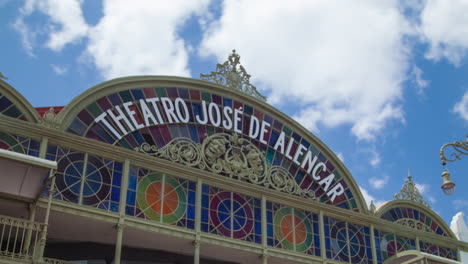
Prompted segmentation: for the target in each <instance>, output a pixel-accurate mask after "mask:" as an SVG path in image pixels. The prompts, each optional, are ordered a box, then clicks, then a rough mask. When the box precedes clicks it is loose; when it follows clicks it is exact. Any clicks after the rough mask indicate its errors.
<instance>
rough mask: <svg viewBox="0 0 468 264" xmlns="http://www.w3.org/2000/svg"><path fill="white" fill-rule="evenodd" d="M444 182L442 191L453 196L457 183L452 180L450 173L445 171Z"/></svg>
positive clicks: (443, 173) (443, 174)
mask: <svg viewBox="0 0 468 264" xmlns="http://www.w3.org/2000/svg"><path fill="white" fill-rule="evenodd" d="M442 180H443V183H442V186H440V188H442V191H444V193H445V194H447V195H451V194H453V193H454V192H455V183H453V182H452V181H451V180H450V172H449V171H448V170H444V172H442Z"/></svg>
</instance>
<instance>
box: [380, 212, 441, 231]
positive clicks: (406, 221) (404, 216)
mask: <svg viewBox="0 0 468 264" xmlns="http://www.w3.org/2000/svg"><path fill="white" fill-rule="evenodd" d="M381 218H382V219H385V220H388V221H391V222H397V223H400V224H402V225H411V226H414V227H415V228H417V229H419V230H424V231H427V232H432V233H436V234H438V235H441V236H447V234H446V233H445V232H444V230H443V229H442V225H441V223H438V222H437V221H436V220H435V219H433V218H432V217H430V216H429V215H428V214H426V213H424V212H422V211H420V210H418V209H415V208H409V207H395V208H391V209H390V210H388V211H387V212H385V213H384V214H382V216H381Z"/></svg>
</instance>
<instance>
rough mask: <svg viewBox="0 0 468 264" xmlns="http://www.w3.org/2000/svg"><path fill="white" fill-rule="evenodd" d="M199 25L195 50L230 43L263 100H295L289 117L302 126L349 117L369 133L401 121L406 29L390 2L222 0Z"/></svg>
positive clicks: (362, 133)
mask: <svg viewBox="0 0 468 264" xmlns="http://www.w3.org/2000/svg"><path fill="white" fill-rule="evenodd" d="M207 28H208V30H207V31H206V32H205V34H204V39H203V42H202V47H201V49H200V53H201V54H202V55H206V56H208V55H215V56H217V58H218V60H219V61H224V60H225V58H226V55H227V54H228V52H229V51H230V50H231V49H232V48H236V49H237V50H238V52H239V53H240V54H241V55H242V63H243V65H245V67H246V69H247V71H248V72H249V73H251V74H252V76H253V78H255V80H254V81H255V83H256V84H257V86H258V87H260V89H261V90H263V92H264V93H265V92H266V91H269V92H270V94H269V101H270V102H271V103H274V104H280V103H284V104H287V103H294V104H296V105H300V106H301V107H302V111H299V112H298V113H296V114H295V115H294V118H295V119H296V120H298V121H299V122H301V123H302V124H303V125H304V126H306V127H307V128H309V129H312V130H314V131H317V128H318V125H320V124H321V125H324V126H326V127H335V126H338V125H341V124H351V125H352V133H353V134H354V135H355V136H356V137H357V138H358V139H366V140H373V139H374V138H375V135H376V134H378V133H380V132H381V131H382V129H383V128H384V127H385V125H386V124H387V123H388V122H389V121H391V120H397V121H403V120H404V118H403V111H402V108H401V101H400V99H401V94H402V82H403V81H405V80H406V79H407V76H406V75H407V72H408V70H409V60H408V59H409V56H410V55H409V52H408V49H409V48H408V47H407V45H406V43H405V41H404V37H405V35H406V34H407V33H409V31H408V30H409V28H408V27H407V24H406V20H405V18H404V16H403V15H402V14H401V13H400V12H399V9H398V4H397V3H396V1H385V2H381V1H378V2H376V1H372V0H364V1H337V0H322V1H296V2H292V3H288V5H284V4H283V2H282V1H262V0H258V1H253V0H243V1H231V0H227V1H225V2H224V10H223V14H222V16H221V18H220V20H219V21H211V22H209V23H208V24H207Z"/></svg>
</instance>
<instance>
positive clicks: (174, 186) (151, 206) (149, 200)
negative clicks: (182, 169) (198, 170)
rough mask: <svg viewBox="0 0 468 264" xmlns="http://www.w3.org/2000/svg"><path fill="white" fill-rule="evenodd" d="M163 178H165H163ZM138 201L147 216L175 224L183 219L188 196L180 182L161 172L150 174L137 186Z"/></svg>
mask: <svg viewBox="0 0 468 264" xmlns="http://www.w3.org/2000/svg"><path fill="white" fill-rule="evenodd" d="M163 178H165V179H164V180H163ZM137 201H138V205H139V206H140V209H141V210H142V211H143V212H144V214H145V216H146V217H148V218H149V219H151V220H155V221H159V220H160V219H161V217H162V221H163V223H166V224H173V223H175V222H177V221H179V219H181V218H182V217H183V216H184V214H185V211H186V208H187V196H186V194H185V190H184V188H182V187H181V186H180V183H179V182H178V181H177V180H176V179H174V178H172V177H169V176H164V177H163V175H162V174H159V173H153V174H148V175H146V176H145V177H143V178H142V179H141V181H140V182H139V183H138V187H137Z"/></svg>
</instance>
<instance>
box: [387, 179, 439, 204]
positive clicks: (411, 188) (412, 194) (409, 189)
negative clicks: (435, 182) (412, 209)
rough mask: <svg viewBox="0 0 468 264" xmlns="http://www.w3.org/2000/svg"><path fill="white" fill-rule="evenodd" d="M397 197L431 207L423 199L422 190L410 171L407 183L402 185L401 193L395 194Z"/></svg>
mask: <svg viewBox="0 0 468 264" xmlns="http://www.w3.org/2000/svg"><path fill="white" fill-rule="evenodd" d="M393 197H394V198H395V199H399V200H410V201H413V202H417V203H420V204H422V205H424V206H427V207H429V208H431V206H430V205H429V203H428V202H426V201H425V200H424V199H423V196H422V195H421V192H419V189H418V188H417V187H416V184H415V183H414V182H413V177H411V175H410V174H409V172H408V179H407V180H406V181H405V184H403V186H402V187H401V190H400V192H399V193H397V194H395V195H394V196H393Z"/></svg>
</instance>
